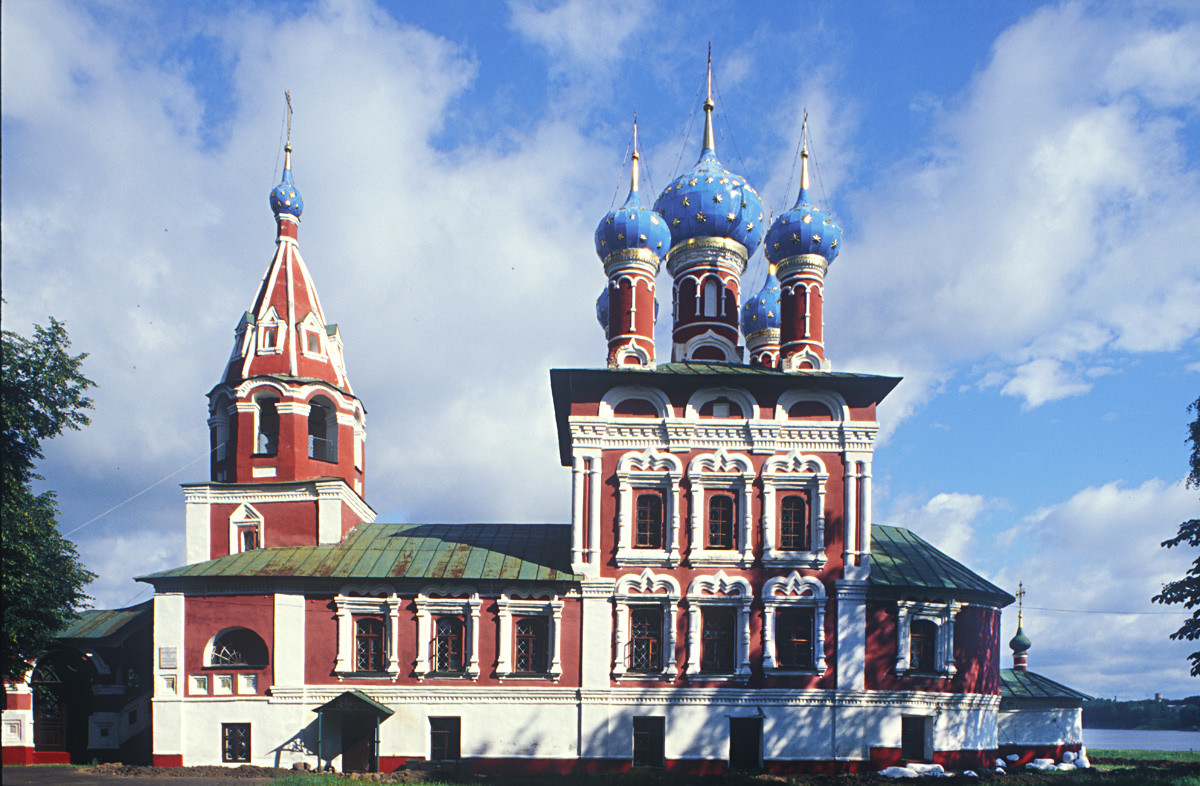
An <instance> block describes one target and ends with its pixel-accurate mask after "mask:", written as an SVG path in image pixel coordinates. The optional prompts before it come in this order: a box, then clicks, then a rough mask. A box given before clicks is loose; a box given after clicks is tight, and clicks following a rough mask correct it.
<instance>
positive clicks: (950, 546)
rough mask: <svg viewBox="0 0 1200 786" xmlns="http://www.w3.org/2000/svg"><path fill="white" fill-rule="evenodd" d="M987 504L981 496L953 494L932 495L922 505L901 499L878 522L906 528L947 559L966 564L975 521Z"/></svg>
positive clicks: (908, 498) (969, 557)
mask: <svg viewBox="0 0 1200 786" xmlns="http://www.w3.org/2000/svg"><path fill="white" fill-rule="evenodd" d="M988 505H989V503H988V500H986V499H985V498H984V497H983V495H981V494H963V493H961V492H954V491H951V492H941V493H938V494H935V495H934V496H932V497H930V498H929V499H928V500H926V501H925V502H924V503H918V501H917V500H916V499H914V498H912V497H905V496H901V497H900V498H899V499H897V500H896V501H895V502H894V503H893V504H891V505H890V506H889V507H890V510H887V511H886V512H885V514H884V517H883V518H882V519H881V521H882V522H884V523H887V524H894V525H896V526H900V527H905V528H906V529H910V530H912V531H913V532H915V533H917V534H918V535H920V536H921V537H922V538H924V539H925V540H927V541H929V542H930V543H932V544H933V545H934V546H936V547H937V548H939V549H941V550H942V551H944V552H946V553H947V554H949V555H950V556H951V557H954V558H955V559H957V560H959V561H961V562H967V563H968V564H970V560H971V551H972V545H973V541H974V536H975V532H974V525H975V521H976V519H977V518H978V517H979V515H980V514H981V513H982V512H983V511H984V509H985V508H987V507H988Z"/></svg>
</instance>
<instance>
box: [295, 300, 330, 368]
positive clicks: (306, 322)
mask: <svg viewBox="0 0 1200 786" xmlns="http://www.w3.org/2000/svg"><path fill="white" fill-rule="evenodd" d="M296 332H297V335H298V336H299V344H300V353H301V354H302V355H304V357H306V358H311V359H313V360H325V359H326V358H328V357H329V353H328V352H326V351H325V339H326V338H327V336H326V333H325V325H323V324H321V320H319V319H317V315H316V314H315V313H313V312H311V311H310V312H308V316H306V317H305V318H304V319H302V320H300V322H299V324H298V325H297V326H296ZM309 333H312V334H314V335H316V337H317V349H316V351H313V350H312V348H311V347H309V343H308V335H309Z"/></svg>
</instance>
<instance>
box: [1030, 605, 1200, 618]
mask: <svg viewBox="0 0 1200 786" xmlns="http://www.w3.org/2000/svg"><path fill="white" fill-rule="evenodd" d="M1029 608H1030V609H1032V610H1033V611H1054V612H1058V613H1060V614H1131V615H1134V616H1137V615H1140V614H1174V615H1178V614H1180V612H1178V611H1103V610H1098V609H1051V608H1046V607H1043V606H1030V607H1029Z"/></svg>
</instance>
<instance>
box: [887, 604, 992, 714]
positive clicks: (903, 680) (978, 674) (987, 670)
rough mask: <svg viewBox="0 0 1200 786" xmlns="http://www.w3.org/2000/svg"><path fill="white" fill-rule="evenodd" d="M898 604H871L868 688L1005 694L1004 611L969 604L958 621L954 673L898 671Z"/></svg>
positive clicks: (955, 638) (956, 621)
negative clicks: (1002, 676)
mask: <svg viewBox="0 0 1200 786" xmlns="http://www.w3.org/2000/svg"><path fill="white" fill-rule="evenodd" d="M896 652H897V642H896V605H895V603H894V602H886V601H869V602H868V603H867V673H866V687H867V690H915V691H949V692H952V693H982V694H988V695H999V693H1000V612H999V611H998V610H996V609H990V608H986V607H982V606H967V607H965V608H963V609H962V610H961V611H959V612H958V616H957V617H956V618H955V623H954V664H955V668H956V669H957V671H958V673H957V674H955V675H954V676H953V677H951V678H948V679H947V678H938V677H918V676H904V677H900V676H897V674H896Z"/></svg>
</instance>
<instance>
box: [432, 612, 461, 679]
mask: <svg viewBox="0 0 1200 786" xmlns="http://www.w3.org/2000/svg"><path fill="white" fill-rule="evenodd" d="M463 628H464V625H463V621H462V620H460V619H459V618H458V617H438V618H437V620H436V621H435V622H434V628H433V670H434V671H437V672H442V673H445V674H461V673H462V672H463V671H464V669H465V664H464V662H463V632H464V631H463Z"/></svg>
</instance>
